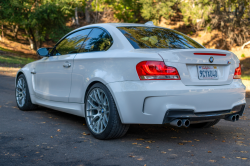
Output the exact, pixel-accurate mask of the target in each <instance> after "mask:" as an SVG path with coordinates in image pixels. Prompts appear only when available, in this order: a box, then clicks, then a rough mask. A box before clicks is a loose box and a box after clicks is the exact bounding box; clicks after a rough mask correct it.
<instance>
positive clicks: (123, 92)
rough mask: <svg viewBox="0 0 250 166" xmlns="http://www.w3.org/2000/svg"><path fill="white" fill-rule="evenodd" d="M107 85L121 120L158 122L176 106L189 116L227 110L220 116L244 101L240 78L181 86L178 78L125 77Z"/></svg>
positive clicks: (160, 122) (175, 108) (147, 122)
mask: <svg viewBox="0 0 250 166" xmlns="http://www.w3.org/2000/svg"><path fill="white" fill-rule="evenodd" d="M107 86H108V87H109V89H110V91H111V93H112V95H113V96H114V99H115V102H116V105H117V108H118V111H119V115H120V118H121V121H122V123H127V124H162V123H163V122H164V121H165V119H166V115H167V113H168V112H170V111H171V112H177V111H178V110H179V111H180V110H182V111H184V113H185V115H187V114H189V116H191V115H190V113H191V111H192V113H191V114H193V117H196V119H198V120H199V119H201V120H202V118H203V117H202V116H198V115H202V114H206V113H209V112H210V113H211V112H217V113H216V116H217V115H218V114H219V112H221V111H223V110H224V111H227V112H224V113H223V115H220V114H219V115H218V116H217V117H219V118H220V119H222V118H224V114H225V116H226V114H228V113H230V112H231V110H232V109H233V108H234V107H235V106H238V105H242V104H245V103H246V101H245V86H244V85H243V84H242V82H241V80H233V82H232V83H231V84H230V85H223V86H185V85H184V84H183V83H182V82H181V80H167V81H164V80H161V81H125V82H114V83H109V84H108V85H107ZM213 114H214V113H213ZM214 115H215V114H214ZM168 121H169V120H167V122H168Z"/></svg>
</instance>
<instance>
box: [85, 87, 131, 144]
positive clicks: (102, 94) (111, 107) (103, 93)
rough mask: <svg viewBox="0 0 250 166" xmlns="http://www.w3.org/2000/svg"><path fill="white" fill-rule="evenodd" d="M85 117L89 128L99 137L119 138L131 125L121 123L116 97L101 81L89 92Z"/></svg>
mask: <svg viewBox="0 0 250 166" xmlns="http://www.w3.org/2000/svg"><path fill="white" fill-rule="evenodd" d="M85 119H86V124H87V126H88V129H89V130H90V132H91V134H92V135H93V136H94V137H95V138H97V139H113V138H119V137H122V136H124V135H125V134H126V132H127V131H128V129H129V125H126V124H122V123H121V120H120V117H119V114H118V111H117V108H116V105H115V102H114V99H113V97H112V95H111V93H110V92H109V90H108V88H107V87H106V86H104V85H103V84H101V83H96V84H94V85H93V86H92V87H91V88H90V89H89V91H88V92H87V97H86V99H85Z"/></svg>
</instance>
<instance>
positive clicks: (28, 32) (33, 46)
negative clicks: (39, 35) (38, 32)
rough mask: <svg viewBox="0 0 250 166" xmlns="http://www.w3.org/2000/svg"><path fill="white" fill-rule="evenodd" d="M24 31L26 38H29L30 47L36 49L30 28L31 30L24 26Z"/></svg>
mask: <svg viewBox="0 0 250 166" xmlns="http://www.w3.org/2000/svg"><path fill="white" fill-rule="evenodd" d="M25 32H26V34H27V36H28V40H29V43H30V48H31V49H32V50H37V46H36V40H35V37H34V34H33V32H32V30H31V28H29V29H26V28H25Z"/></svg>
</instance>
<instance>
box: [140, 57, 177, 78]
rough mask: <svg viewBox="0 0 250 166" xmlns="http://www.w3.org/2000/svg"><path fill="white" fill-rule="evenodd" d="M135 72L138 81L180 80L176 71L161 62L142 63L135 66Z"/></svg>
mask: <svg viewBox="0 0 250 166" xmlns="http://www.w3.org/2000/svg"><path fill="white" fill-rule="evenodd" d="M136 70H137V73H138V76H139V78H140V80H180V75H179V73H178V71H177V69H176V68H174V67H170V66H166V65H165V64H164V62H163V61H143V62H140V63H138V64H137V65H136Z"/></svg>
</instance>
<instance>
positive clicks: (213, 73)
mask: <svg viewBox="0 0 250 166" xmlns="http://www.w3.org/2000/svg"><path fill="white" fill-rule="evenodd" d="M198 75H199V79H200V80H217V79H218V78H219V77H218V68H217V66H203V65H202V66H200V65H199V66H198Z"/></svg>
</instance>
